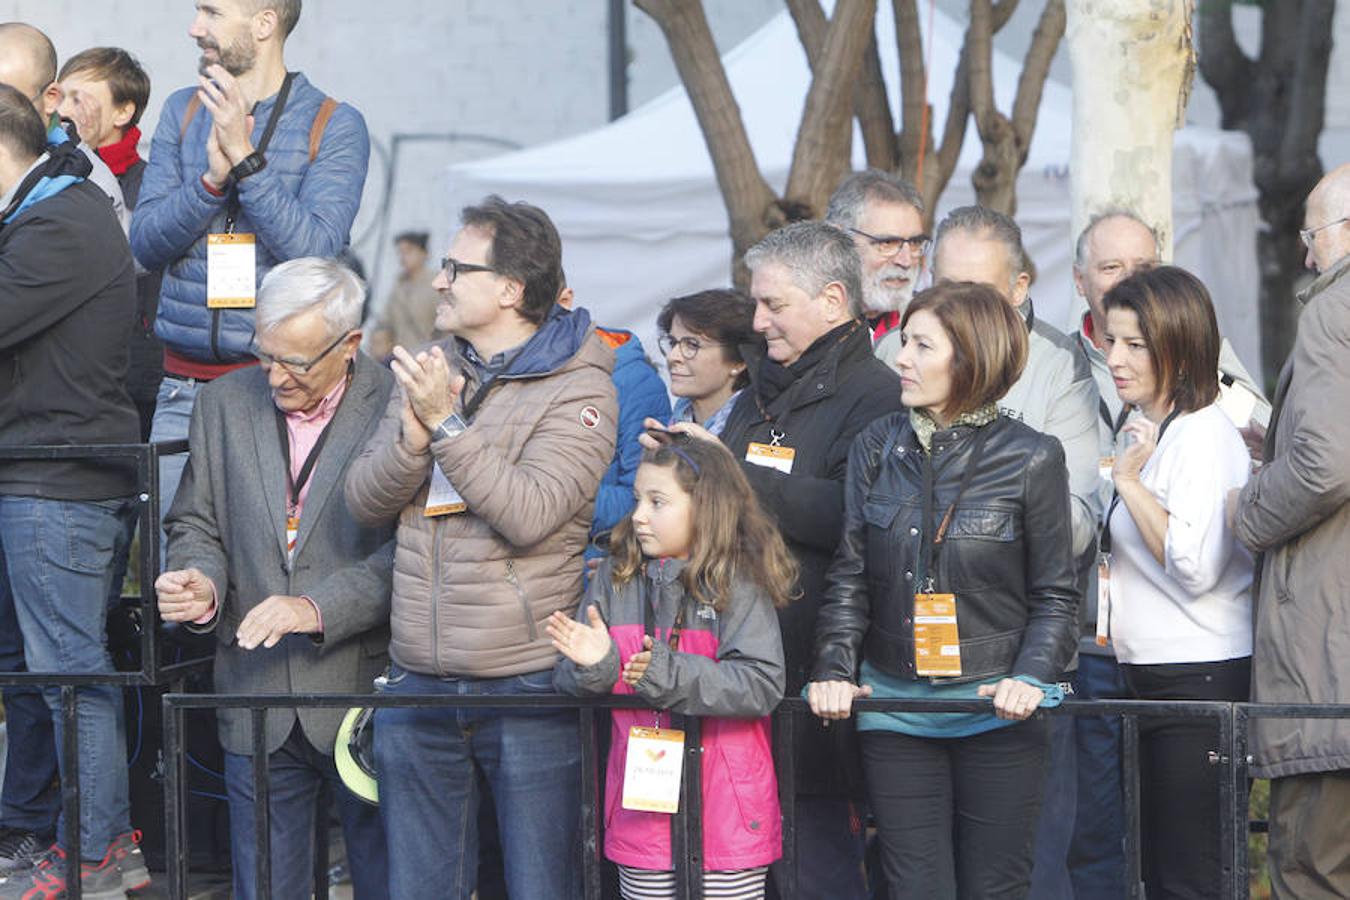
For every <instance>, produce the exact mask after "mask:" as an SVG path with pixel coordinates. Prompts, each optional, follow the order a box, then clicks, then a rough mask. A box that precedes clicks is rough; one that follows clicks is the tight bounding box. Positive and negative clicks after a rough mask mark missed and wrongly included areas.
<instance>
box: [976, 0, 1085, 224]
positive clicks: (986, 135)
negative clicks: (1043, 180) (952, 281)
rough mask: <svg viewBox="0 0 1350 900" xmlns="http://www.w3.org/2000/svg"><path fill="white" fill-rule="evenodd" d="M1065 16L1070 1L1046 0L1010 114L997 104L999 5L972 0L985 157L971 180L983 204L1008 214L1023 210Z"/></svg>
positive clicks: (978, 123)
mask: <svg viewBox="0 0 1350 900" xmlns="http://www.w3.org/2000/svg"><path fill="white" fill-rule="evenodd" d="M1004 2H1005V3H1008V2H1010V0H1004ZM1064 17H1065V12H1064V0H1046V4H1045V9H1044V11H1043V12H1042V13H1041V18H1040V22H1039V24H1037V26H1036V33H1035V35H1034V36H1033V37H1032V40H1031V47H1030V49H1028V51H1027V56H1026V61H1025V63H1024V64H1023V66H1022V76H1021V78H1020V79H1019V80H1018V83H1017V97H1016V100H1015V101H1014V103H1013V114H1012V116H1011V117H1009V116H1007V115H1004V114H1003V113H1002V112H1000V111H999V110H998V108H997V106H995V104H994V80H993V35H994V8H993V4H992V3H991V0H972V3H971V7H970V31H969V32H968V33H967V36H966V49H967V50H968V51H969V73H970V74H969V77H970V106H971V111H972V112H973V113H974V114H975V124H976V127H977V128H978V129H979V133H980V142H981V143H982V144H983V145H984V157H983V158H982V159H981V160H980V164H979V166H977V167H976V169H975V174H974V175H972V176H971V182H972V183H973V184H974V186H975V196H976V198H977V200H978V201H979V203H980V205H982V206H987V207H989V208H991V209H996V210H999V211H1000V212H1004V213H1007V214H1008V215H1013V214H1014V213H1016V212H1017V173H1018V172H1019V171H1021V169H1022V164H1023V163H1024V162H1025V161H1026V158H1027V151H1028V149H1029V148H1030V146H1031V138H1032V134H1033V133H1034V131H1035V127H1036V115H1037V112H1038V110H1039V108H1040V102H1041V91H1042V90H1043V88H1044V87H1045V79H1046V76H1047V75H1048V74H1049V72H1050V62H1051V60H1053V59H1054V56H1055V49H1056V48H1057V47H1058V46H1059V41H1060V38H1061V37H1063V35H1064Z"/></svg>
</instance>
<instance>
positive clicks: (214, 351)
mask: <svg viewBox="0 0 1350 900" xmlns="http://www.w3.org/2000/svg"><path fill="white" fill-rule="evenodd" d="M211 358H212V359H214V360H215V361H216V362H220V361H221V359H220V310H218V309H213V310H211Z"/></svg>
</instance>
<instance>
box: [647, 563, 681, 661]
mask: <svg viewBox="0 0 1350 900" xmlns="http://www.w3.org/2000/svg"><path fill="white" fill-rule="evenodd" d="M684 608H685V603H684V599H683V598H681V599H680V607H679V609H678V610H677V611H676V613H675V621H674V622H673V623H671V626H670V634H669V635H668V636H667V637H666V644H667V646H669V647H670V650H671V652H672V653H674V652H676V651H678V650H679V649H680V632H681V631H683V630H684ZM642 632H643V633H644V634H645V635H647V637H649V638H651V639H652V640H656V604H655V603H654V602H653V601H652V592H651V584H650V582H649V581H647V580H646V579H645V578H644V579H643V591H642Z"/></svg>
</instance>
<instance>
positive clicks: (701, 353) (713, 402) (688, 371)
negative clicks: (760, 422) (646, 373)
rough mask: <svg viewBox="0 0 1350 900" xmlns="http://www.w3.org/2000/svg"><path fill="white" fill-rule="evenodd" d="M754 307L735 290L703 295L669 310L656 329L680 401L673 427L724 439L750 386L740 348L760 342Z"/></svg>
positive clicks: (682, 300)
mask: <svg viewBox="0 0 1350 900" xmlns="http://www.w3.org/2000/svg"><path fill="white" fill-rule="evenodd" d="M754 316H755V304H754V303H753V302H752V301H751V300H750V299H749V298H747V297H746V296H745V295H743V294H741V293H740V292H738V291H731V290H709V291H699V292H698V293H697V294H689V295H688V296H685V297H676V298H675V299H674V300H671V301H670V302H669V303H667V304H666V305H665V308H664V309H662V310H661V315H660V316H658V317H657V319H656V325H657V327H658V328H660V329H661V338H660V340H659V342H658V345H659V346H660V348H661V353H662V354H663V355H664V356H665V358H666V368H667V370H668V371H669V372H670V392H671V393H672V394H674V395H675V396H676V397H677V398H679V399H677V400H676V401H675V409H674V412H673V415H672V417H671V421H672V422H693V423H694V424H696V425H702V426H703V427H704V428H706V429H707V430H708V431H709V432H711V433H712V434H715V435H720V434H721V433H722V427H723V426H724V425H725V424H726V421H727V416H728V415H730V413H731V408H732V407H733V406H735V405H736V398H737V397H738V396H739V395H740V392H741V389H742V388H744V387H745V385H746V384H747V383H748V382H749V380H750V379H749V376H748V375H746V373H745V366H746V363H745V360H744V359H743V358H742V356H741V351H740V345H741V344H747V343H752V342H755V341H762V340H763V338H761V337H760V336H759V335H758V334H756V333H755V330H754V328H753V327H752V324H751V323H752V321H753V319H754Z"/></svg>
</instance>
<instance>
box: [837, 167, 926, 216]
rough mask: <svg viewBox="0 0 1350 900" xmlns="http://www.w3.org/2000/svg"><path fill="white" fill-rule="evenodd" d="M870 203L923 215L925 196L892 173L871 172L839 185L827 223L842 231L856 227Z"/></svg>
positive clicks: (857, 173)
mask: <svg viewBox="0 0 1350 900" xmlns="http://www.w3.org/2000/svg"><path fill="white" fill-rule="evenodd" d="M869 200H876V201H880V202H882V203H896V204H903V205H905V206H912V207H914V211H915V212H917V213H919V215H923V194H921V193H919V189H918V188H916V187H915V186H914V185H912V184H910V183H909V182H908V181H906V180H905V179H903V178H901V177H900V176H898V175H893V174H891V173H890V172H883V171H882V170H881V169H867V170H865V171H862V172H854V173H853V174H852V175H849V176H848V177H847V178H845V179H844V180H843V181H841V182H839V187H837V188H835V189H834V193H833V194H831V195H830V203H829V205H828V206H827V207H826V208H825V221H826V222H829V223H830V224H831V225H835V226H837V227H839V228H856V227H858V220H859V219H861V218H862V214H863V207H865V206H866V205H867V202H868V201H869Z"/></svg>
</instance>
